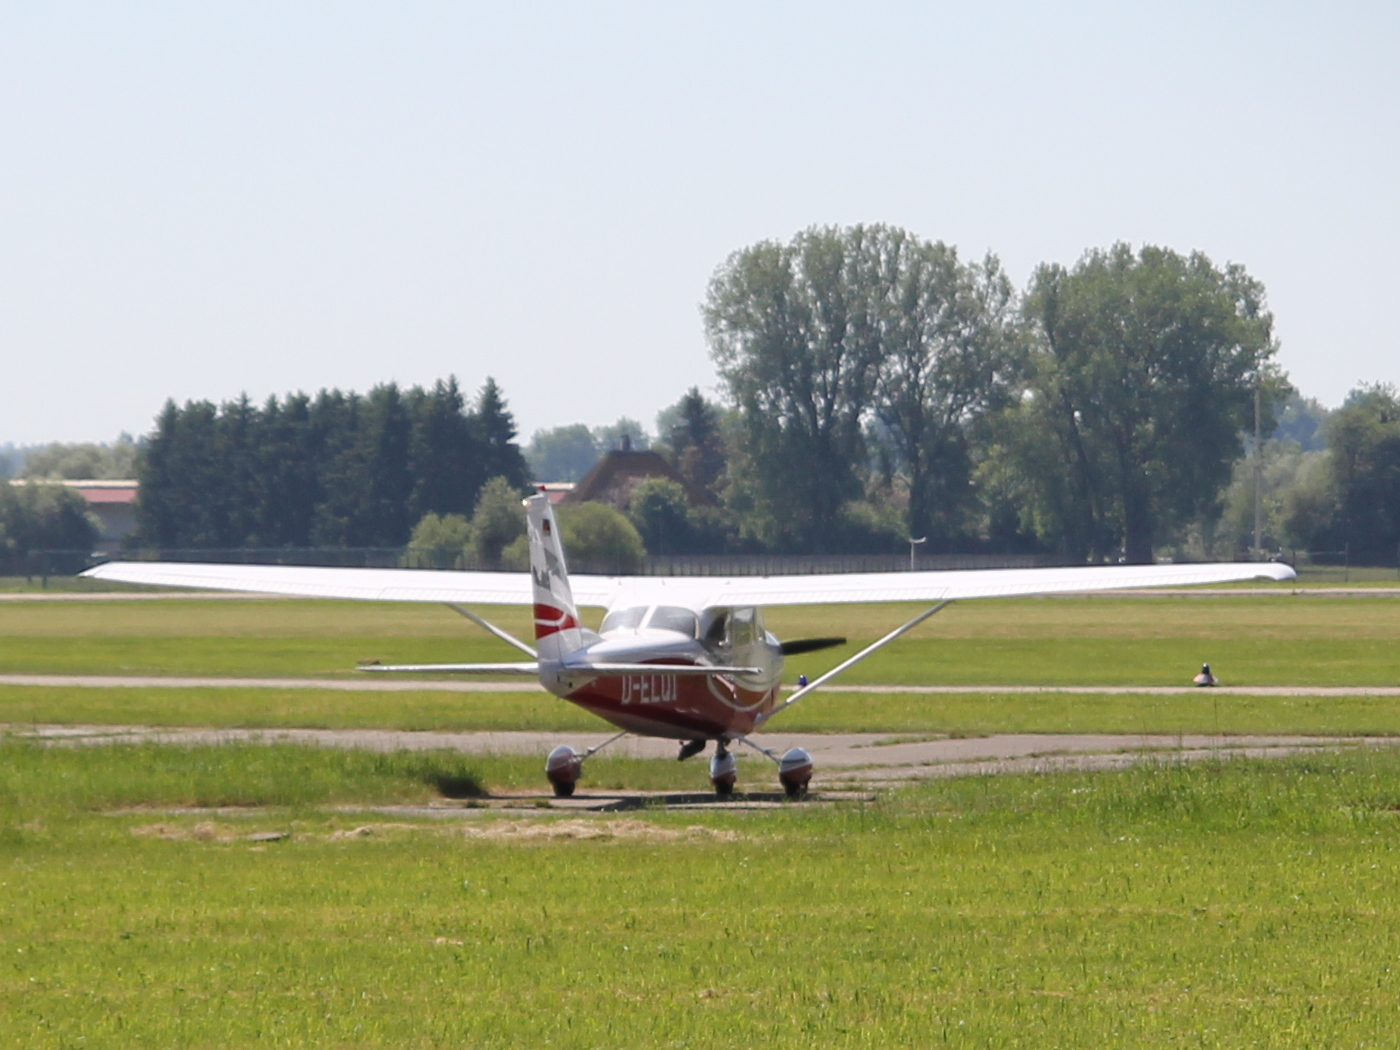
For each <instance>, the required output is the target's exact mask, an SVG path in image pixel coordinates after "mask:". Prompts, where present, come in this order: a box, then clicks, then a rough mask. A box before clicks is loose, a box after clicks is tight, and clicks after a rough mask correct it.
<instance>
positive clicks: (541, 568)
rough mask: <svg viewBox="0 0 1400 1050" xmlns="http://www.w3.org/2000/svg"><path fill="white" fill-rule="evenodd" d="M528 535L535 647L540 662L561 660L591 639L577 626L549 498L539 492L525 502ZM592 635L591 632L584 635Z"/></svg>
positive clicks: (562, 548) (575, 609)
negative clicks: (533, 603) (532, 585)
mask: <svg viewBox="0 0 1400 1050" xmlns="http://www.w3.org/2000/svg"><path fill="white" fill-rule="evenodd" d="M525 518H526V522H527V527H528V529H529V533H530V576H531V578H532V581H533V583H534V590H535V648H536V649H538V650H539V654H540V660H541V661H546V660H562V659H563V658H564V657H565V656H566V655H567V654H569V653H572V652H575V651H577V650H579V649H582V648H583V646H584V645H586V644H587V642H588V641H589V640H591V639H590V638H586V637H585V632H584V631H583V630H582V628H581V627H580V624H579V618H578V608H577V607H576V606H575V605H574V593H573V590H572V589H571V588H570V587H569V569H568V566H567V565H565V564H564V546H563V544H561V543H560V542H559V526H558V524H557V523H556V522H555V520H554V510H553V508H551V507H550V505H549V497H548V496H546V495H544V494H543V493H541V494H540V495H537V496H530V497H529V498H528V499H526V500H525ZM587 633H588V635H590V636H591V635H592V632H591V631H590V632H587Z"/></svg>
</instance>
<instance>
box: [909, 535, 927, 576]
mask: <svg viewBox="0 0 1400 1050" xmlns="http://www.w3.org/2000/svg"><path fill="white" fill-rule="evenodd" d="M927 542H928V537H927V536H920V537H919V538H918V539H917V540H916V539H914V537H913V536H910V537H909V571H910V572H913V571H914V547H915V546H916V545H917V544H920V543H927Z"/></svg>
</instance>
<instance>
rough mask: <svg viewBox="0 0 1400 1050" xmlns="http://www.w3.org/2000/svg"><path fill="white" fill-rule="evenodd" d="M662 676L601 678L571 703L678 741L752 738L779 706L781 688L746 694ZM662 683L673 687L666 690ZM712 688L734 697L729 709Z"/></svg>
mask: <svg viewBox="0 0 1400 1050" xmlns="http://www.w3.org/2000/svg"><path fill="white" fill-rule="evenodd" d="M656 670H657V673H656V674H655V675H608V676H607V677H602V678H596V679H594V680H593V681H591V682H589V683H588V684H587V685H585V686H583V687H582V688H580V689H576V690H574V691H573V692H572V693H570V694H568V696H567V699H568V700H569V701H571V702H572V703H575V704H578V705H579V706H580V707H582V708H583V709H584V710H586V711H590V712H592V713H593V714H595V715H597V716H598V717H599V718H605V719H607V720H608V721H609V722H612V723H613V724H614V725H616V726H618V727H619V728H621V729H626V730H628V731H629V732H633V733H638V734H641V735H643V736H669V737H674V738H676V739H678V740H693V739H697V738H706V737H708V738H711V739H714V738H716V737H730V736H743V735H746V734H748V733H751V732H753V731H754V729H756V728H757V727H758V726H761V725H762V724H763V722H764V721H765V720H766V719H767V717H768V715H769V714H771V713H772V711H773V709H774V708H775V707H776V706H777V704H778V687H777V686H772V687H770V688H767V689H743V688H740V687H739V686H738V684H737V683H735V682H734V681H733V680H732V679H727V678H719V679H717V680H713V682H709V681H706V680H705V679H703V678H699V677H691V676H685V677H681V676H677V675H666V674H665V665H664V664H658V665H657V668H656ZM662 678H668V679H669V681H667V682H665V683H664V684H663V683H662V682H661V681H660V679H662ZM647 679H651V681H646V680H647ZM711 684H713V685H714V686H715V687H716V688H717V689H718V691H719V692H720V694H721V695H726V694H727V695H728V698H729V701H728V702H727V703H726V702H725V701H723V700H721V699H720V698H719V697H718V696H716V695H715V692H714V691H712V690H711V688H710V686H711ZM638 686H645V689H644V690H643V689H638V688H637V687H638Z"/></svg>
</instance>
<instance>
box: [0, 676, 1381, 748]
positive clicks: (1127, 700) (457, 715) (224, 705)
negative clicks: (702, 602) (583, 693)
mask: <svg viewBox="0 0 1400 1050" xmlns="http://www.w3.org/2000/svg"><path fill="white" fill-rule="evenodd" d="M4 723H11V724H20V725H22V724H26V723H39V724H65V725H88V724H91V725H154V726H215V727H246V728H286V727H296V726H300V727H307V728H316V729H370V728H383V729H405V730H452V731H462V732H465V731H471V730H512V729H514V730H536V731H545V732H557V733H559V734H561V739H562V740H565V741H567V734H568V733H570V732H597V731H600V730H603V729H606V728H607V724H606V723H604V722H602V721H601V720H599V719H597V718H595V717H593V716H592V715H590V714H588V713H587V712H585V711H584V710H582V709H581V708H578V707H575V706H574V705H572V704H570V703H567V702H566V701H563V700H559V699H557V698H555V697H553V696H550V695H549V694H547V693H543V692H541V693H536V694H530V693H500V694H495V693H444V692H411V693H376V692H365V693H361V692H354V693H352V692H339V691H333V690H323V689H137V688H133V689H88V688H73V687H50V686H37V687H36V686H0V724H4ZM768 728H769V729H771V730H772V731H774V732H784V733H929V734H941V733H948V734H956V735H964V736H966V735H985V734H991V733H1168V734H1170V733H1213V734H1222V733H1223V734H1241V733H1283V734H1303V735H1308V734H1312V735H1346V736H1357V735H1361V736H1394V735H1397V734H1400V697H1317V696H1296V697H1291V696H1290V697H1253V696H1233V695H1222V694H1219V693H1214V692H1210V691H1206V690H1203V691H1200V692H1192V693H1187V694H1183V695H1179V696H1142V695H1134V694H1072V693H1068V694H1060V693H1055V694H1033V695H1027V694H1017V693H1003V694H980V693H976V694H965V695H957V694H953V695H938V696H920V695H909V694H904V695H898V694H896V695H890V694H880V693H824V692H818V693H816V694H814V695H813V696H811V697H810V698H809V699H807V700H805V701H803V702H802V703H801V704H798V705H797V706H795V707H794V708H793V709H792V710H791V711H788V712H785V713H784V714H782V715H780V716H778V717H777V718H775V719H774V720H773V721H772V722H771V723H769V726H768Z"/></svg>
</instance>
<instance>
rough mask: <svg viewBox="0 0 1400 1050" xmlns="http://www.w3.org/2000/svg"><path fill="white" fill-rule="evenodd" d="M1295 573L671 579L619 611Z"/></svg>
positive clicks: (1270, 565) (642, 590) (1197, 569)
mask: <svg viewBox="0 0 1400 1050" xmlns="http://www.w3.org/2000/svg"><path fill="white" fill-rule="evenodd" d="M1296 575H1297V574H1296V573H1295V572H1294V571H1293V569H1292V568H1290V567H1289V566H1287V565H1282V564H1278V563H1274V562H1248V563H1243V562H1242V563H1235V562H1226V563H1219V564H1207V565H1085V566H1074V567H1071V568H1060V569H973V570H966V571H957V572H854V573H837V574H830V575H811V576H728V577H702V576H690V577H675V576H672V577H665V576H632V577H624V578H620V579H618V580H617V582H618V584H619V586H620V590H619V592H618V598H617V599H616V603H617V604H620V605H631V604H636V605H650V604H664V603H665V602H666V601H667V600H668V599H670V600H672V601H675V602H676V604H685V605H689V606H690V607H692V608H710V607H717V606H746V605H761V606H772V605H827V604H839V603H849V602H941V601H962V600H966V599H971V598H1012V597H1020V596H1027V595H1036V594H1072V593H1078V592H1087V591H1112V590H1135V589H1139V588H1144V587H1188V586H1194V585H1197V584H1203V583H1231V582H1235V581H1240V580H1251V579H1257V578H1263V579H1267V580H1291V579H1293V578H1294V577H1295V576H1296Z"/></svg>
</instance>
